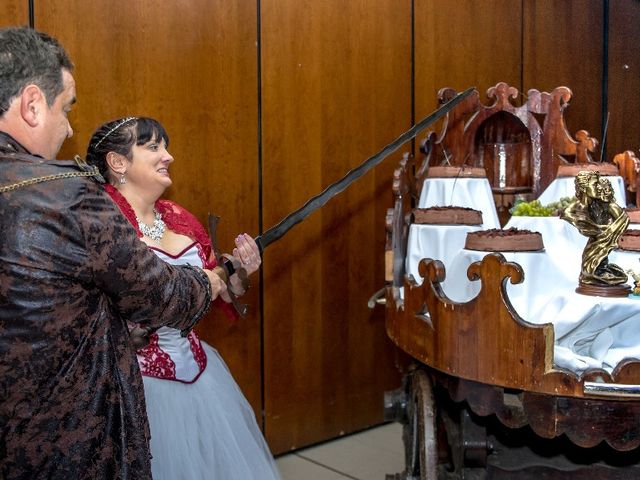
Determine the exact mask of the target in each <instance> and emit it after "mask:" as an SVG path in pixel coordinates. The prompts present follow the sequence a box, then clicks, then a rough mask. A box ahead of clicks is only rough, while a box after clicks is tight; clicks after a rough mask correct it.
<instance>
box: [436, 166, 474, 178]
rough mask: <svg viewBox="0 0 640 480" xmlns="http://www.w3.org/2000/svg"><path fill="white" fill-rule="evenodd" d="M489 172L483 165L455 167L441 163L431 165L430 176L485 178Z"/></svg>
mask: <svg viewBox="0 0 640 480" xmlns="http://www.w3.org/2000/svg"><path fill="white" fill-rule="evenodd" d="M486 176H487V172H486V171H485V169H484V168H482V167H467V166H462V167H454V166H450V165H446V166H444V165H442V166H441V165H439V166H433V167H429V169H428V170H427V177H428V178H484V177H486Z"/></svg>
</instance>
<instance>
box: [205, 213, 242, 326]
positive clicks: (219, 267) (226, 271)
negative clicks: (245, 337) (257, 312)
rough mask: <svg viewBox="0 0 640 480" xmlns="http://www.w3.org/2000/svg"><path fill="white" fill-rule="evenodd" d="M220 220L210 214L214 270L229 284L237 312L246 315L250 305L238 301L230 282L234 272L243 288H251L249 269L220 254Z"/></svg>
mask: <svg viewBox="0 0 640 480" xmlns="http://www.w3.org/2000/svg"><path fill="white" fill-rule="evenodd" d="M219 220H220V217H218V216H216V215H211V214H209V237H210V238H211V249H212V250H213V255H214V257H215V259H216V267H215V268H214V269H213V272H214V273H215V274H216V275H218V276H219V277H220V278H221V279H222V281H224V283H226V284H227V294H228V295H229V298H230V299H231V304H232V305H233V308H235V309H236V312H238V314H239V315H240V316H241V317H244V316H245V315H246V314H247V310H248V306H247V305H246V304H244V303H240V302H239V301H238V297H237V296H236V294H235V293H233V292H232V291H231V288H229V284H230V279H231V276H232V275H233V274H236V275H238V278H239V279H240V281H241V282H242V286H243V288H244V289H245V290H247V289H248V288H249V279H248V277H247V271H246V270H245V269H244V268H242V267H239V268H236V267H235V265H233V261H232V260H231V259H230V258H228V257H225V256H223V255H221V254H220V250H219V249H218V238H217V234H216V232H217V229H218V221H219Z"/></svg>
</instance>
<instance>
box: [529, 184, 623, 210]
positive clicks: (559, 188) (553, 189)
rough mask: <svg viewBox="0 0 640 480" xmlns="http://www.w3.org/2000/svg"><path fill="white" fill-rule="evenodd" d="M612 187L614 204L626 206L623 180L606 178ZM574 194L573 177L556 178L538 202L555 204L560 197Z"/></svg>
mask: <svg viewBox="0 0 640 480" xmlns="http://www.w3.org/2000/svg"><path fill="white" fill-rule="evenodd" d="M607 179H608V180H609V181H610V182H611V186H612V187H613V193H614V195H615V197H616V202H617V203H618V205H620V206H621V207H623V208H624V207H626V206H627V201H626V197H625V193H624V180H623V179H622V177H620V176H607ZM575 194H576V184H575V177H558V178H556V179H555V180H554V181H553V182H551V183H550V184H549V186H548V187H547V188H546V189H545V190H544V192H542V193H541V194H540V196H539V197H538V200H540V203H542V204H543V205H547V204H548V203H553V202H557V201H558V200H560V199H561V198H562V197H573V196H574V195H575Z"/></svg>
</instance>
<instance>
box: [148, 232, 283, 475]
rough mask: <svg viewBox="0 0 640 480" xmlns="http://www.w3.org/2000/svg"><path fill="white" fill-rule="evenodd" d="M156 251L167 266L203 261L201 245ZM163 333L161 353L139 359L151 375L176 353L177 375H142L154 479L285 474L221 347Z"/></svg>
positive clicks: (158, 346) (159, 343)
mask: <svg viewBox="0 0 640 480" xmlns="http://www.w3.org/2000/svg"><path fill="white" fill-rule="evenodd" d="M153 251H154V253H156V255H158V257H160V258H161V259H162V260H164V261H166V262H167V263H171V264H176V265H180V264H187V263H188V264H190V265H196V266H202V261H201V259H200V257H199V256H198V249H197V246H196V244H195V243H194V244H193V245H192V246H191V247H189V248H187V249H185V250H184V251H183V252H182V253H181V254H180V255H179V256H177V257H173V256H171V255H168V254H167V253H165V252H163V251H161V250H158V249H153ZM156 333H157V334H158V337H157V343H156V344H155V345H156V350H153V351H155V352H160V351H161V352H160V355H155V354H153V355H147V356H146V357H145V358H144V359H143V358H141V357H140V356H139V357H138V358H139V360H140V362H141V370H142V371H143V375H144V372H145V366H146V367H149V362H150V361H151V362H152V363H153V362H154V361H160V363H162V362H165V363H166V362H167V360H168V359H169V358H170V360H168V362H169V364H170V365H171V368H170V369H169V370H168V371H170V372H171V376H173V379H167V377H166V376H165V378H154V376H146V375H145V376H143V381H144V390H145V398H146V404H147V414H148V417H149V425H150V428H151V454H152V456H153V458H152V460H151V468H152V473H153V478H154V479H155V480H251V479H256V480H271V479H279V478H280V475H279V473H278V470H277V467H276V465H275V462H274V460H273V456H272V455H271V452H270V451H269V448H268V446H267V444H266V442H265V440H264V438H263V436H262V432H261V431H260V429H259V428H258V424H257V423H256V419H255V416H254V413H253V410H252V408H251V406H250V405H249V403H248V402H247V400H246V399H245V398H244V395H243V394H242V392H241V391H240V388H239V387H238V385H237V384H236V382H235V381H234V379H233V377H232V376H231V373H230V372H229V369H228V368H227V366H226V365H225V363H224V361H223V360H222V358H221V357H220V355H218V352H216V351H215V350H214V349H213V348H211V347H210V346H209V345H207V344H206V343H205V342H200V341H197V340H196V341H197V342H198V348H200V346H201V348H200V349H199V350H196V349H195V348H194V346H193V343H194V340H193V338H191V339H188V338H186V337H181V336H180V332H179V331H178V330H176V329H173V328H168V327H163V328H161V329H159V330H158V331H157V332H156ZM203 351H204V353H206V366H204V364H205V361H203V360H204V359H203V356H202V352H203ZM152 357H153V358H152ZM160 357H162V358H160ZM145 362H146V363H145ZM155 371H156V372H157V371H158V370H157V369H156V370H155ZM155 376H158V375H155Z"/></svg>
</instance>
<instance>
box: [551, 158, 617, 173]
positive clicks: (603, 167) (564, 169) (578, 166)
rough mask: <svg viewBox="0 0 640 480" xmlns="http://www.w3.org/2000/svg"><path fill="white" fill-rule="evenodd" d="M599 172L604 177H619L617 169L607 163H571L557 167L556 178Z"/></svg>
mask: <svg viewBox="0 0 640 480" xmlns="http://www.w3.org/2000/svg"><path fill="white" fill-rule="evenodd" d="M584 171H588V172H596V171H597V172H600V175H604V176H607V175H608V176H616V175H620V172H619V171H618V167H616V166H615V165H614V164H613V163H609V162H597V163H596V162H590V163H571V164H568V165H560V166H559V167H558V174H557V175H556V176H557V177H575V176H576V175H577V174H578V173H579V172H584Z"/></svg>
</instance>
